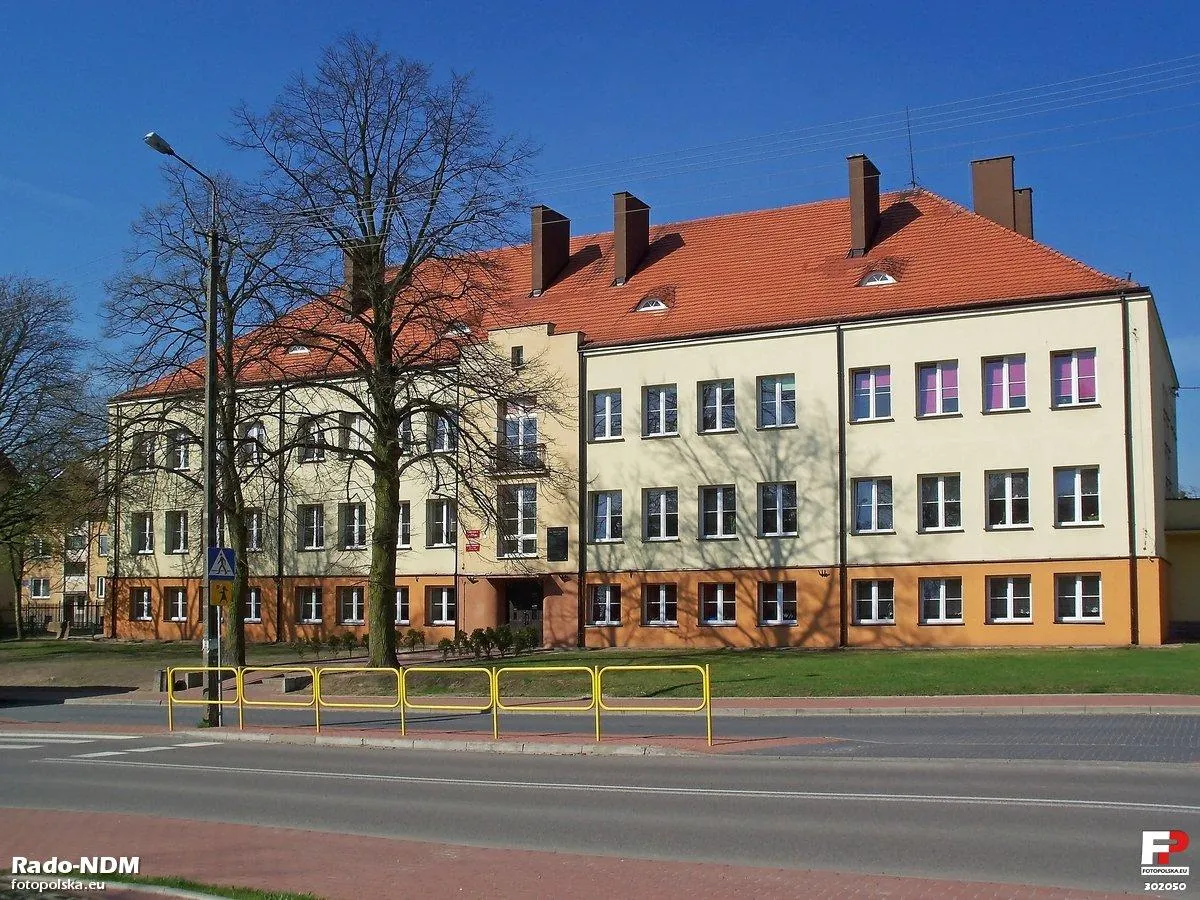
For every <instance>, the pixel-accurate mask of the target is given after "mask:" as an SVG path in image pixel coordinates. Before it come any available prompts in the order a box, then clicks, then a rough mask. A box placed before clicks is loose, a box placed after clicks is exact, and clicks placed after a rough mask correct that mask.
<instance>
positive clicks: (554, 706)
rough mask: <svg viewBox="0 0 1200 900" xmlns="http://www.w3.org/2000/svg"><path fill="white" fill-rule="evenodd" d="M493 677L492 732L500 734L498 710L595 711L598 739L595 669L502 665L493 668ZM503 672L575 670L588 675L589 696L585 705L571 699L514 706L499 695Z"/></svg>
mask: <svg viewBox="0 0 1200 900" xmlns="http://www.w3.org/2000/svg"><path fill="white" fill-rule="evenodd" d="M494 671H495V673H496V674H495V676H494V679H493V685H494V691H495V693H494V695H493V703H492V720H493V721H492V733H493V734H494V735H495V736H497V737H499V735H500V723H499V718H500V712H501V711H504V712H574V713H581V712H584V713H585V712H593V711H594V712H595V714H596V742H597V743H599V741H600V704H599V703H597V702H596V699H597V696H598V694H599V692H598V691H597V690H596V675H597V673H596V670H595V669H594V668H589V667H587V666H504V667H503V668H500V669H495V670H494ZM505 672H517V673H520V674H522V675H536V674H539V673H562V672H576V673H580V674H583V675H587V677H588V690H589V691H590V692H591V697H589V698H588V702H587V704H586V705H581V702H579V701H574V700H571V699H568V700H563V701H561V702H558V701H554V702H551V703H540V704H539V703H521V704H518V705H516V706H511V705H509V704H507V703H505V702H504V700H503V698H502V697H501V696H500V679H501V677H502V676H503V675H504V673H505Z"/></svg>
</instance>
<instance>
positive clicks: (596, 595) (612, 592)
mask: <svg viewBox="0 0 1200 900" xmlns="http://www.w3.org/2000/svg"><path fill="white" fill-rule="evenodd" d="M590 599H591V602H590V603H589V604H588V622H587V624H589V625H620V624H621V587H620V585H616V584H593V585H592V586H591V598H590Z"/></svg>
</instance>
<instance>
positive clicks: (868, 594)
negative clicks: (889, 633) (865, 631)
mask: <svg viewBox="0 0 1200 900" xmlns="http://www.w3.org/2000/svg"><path fill="white" fill-rule="evenodd" d="M885 586H886V588H887V591H886V596H884V591H883V590H882V588H884V587H885ZM860 588H866V590H865V591H862V590H860ZM851 590H852V593H853V597H852V602H853V603H854V624H856V625H895V624H896V583H895V581H893V580H892V579H891V578H861V579H860V578H856V579H855V580H854V583H853V586H852V589H851ZM860 603H865V604H869V605H870V610H871V615H870V616H869V617H868V616H863V615H862V614H861V612H860V607H859V604H860ZM884 603H888V604H891V609H892V614H891V615H890V616H884V615H882V614H881V612H880V610H881V609H882V606H883V604H884Z"/></svg>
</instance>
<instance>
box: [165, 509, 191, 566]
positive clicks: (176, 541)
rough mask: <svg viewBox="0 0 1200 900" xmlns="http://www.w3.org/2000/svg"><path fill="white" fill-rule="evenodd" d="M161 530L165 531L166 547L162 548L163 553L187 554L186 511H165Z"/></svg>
mask: <svg viewBox="0 0 1200 900" xmlns="http://www.w3.org/2000/svg"><path fill="white" fill-rule="evenodd" d="M172 526H176V527H172ZM163 530H164V531H166V535H167V546H166V547H165V548H163V552H164V553H170V554H173V555H183V554H185V553H187V552H188V514H187V510H184V509H169V510H167V511H166V512H165V513H164V514H163Z"/></svg>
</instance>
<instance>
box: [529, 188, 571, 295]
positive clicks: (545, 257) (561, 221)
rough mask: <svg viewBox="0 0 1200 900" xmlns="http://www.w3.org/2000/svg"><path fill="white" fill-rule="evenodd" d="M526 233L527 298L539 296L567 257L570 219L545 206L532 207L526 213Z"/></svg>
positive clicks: (569, 239) (568, 254) (560, 269)
mask: <svg viewBox="0 0 1200 900" xmlns="http://www.w3.org/2000/svg"><path fill="white" fill-rule="evenodd" d="M529 233H530V250H531V252H530V260H531V266H532V273H531V277H530V280H529V283H530V291H529V296H531V297H540V296H541V295H542V293H543V292H544V291H545V290H546V288H548V287H550V284H551V283H552V282H553V281H554V278H555V276H557V275H558V274H559V273H560V272H561V271H562V270H563V269H564V268H565V267H566V265H567V260H568V259H569V258H570V256H571V220H570V219H568V218H567V217H566V216H564V215H563V214H562V213H558V212H555V211H554V210H552V209H551V208H550V207H548V206H535V207H533V208H532V209H531V210H530V215H529Z"/></svg>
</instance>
